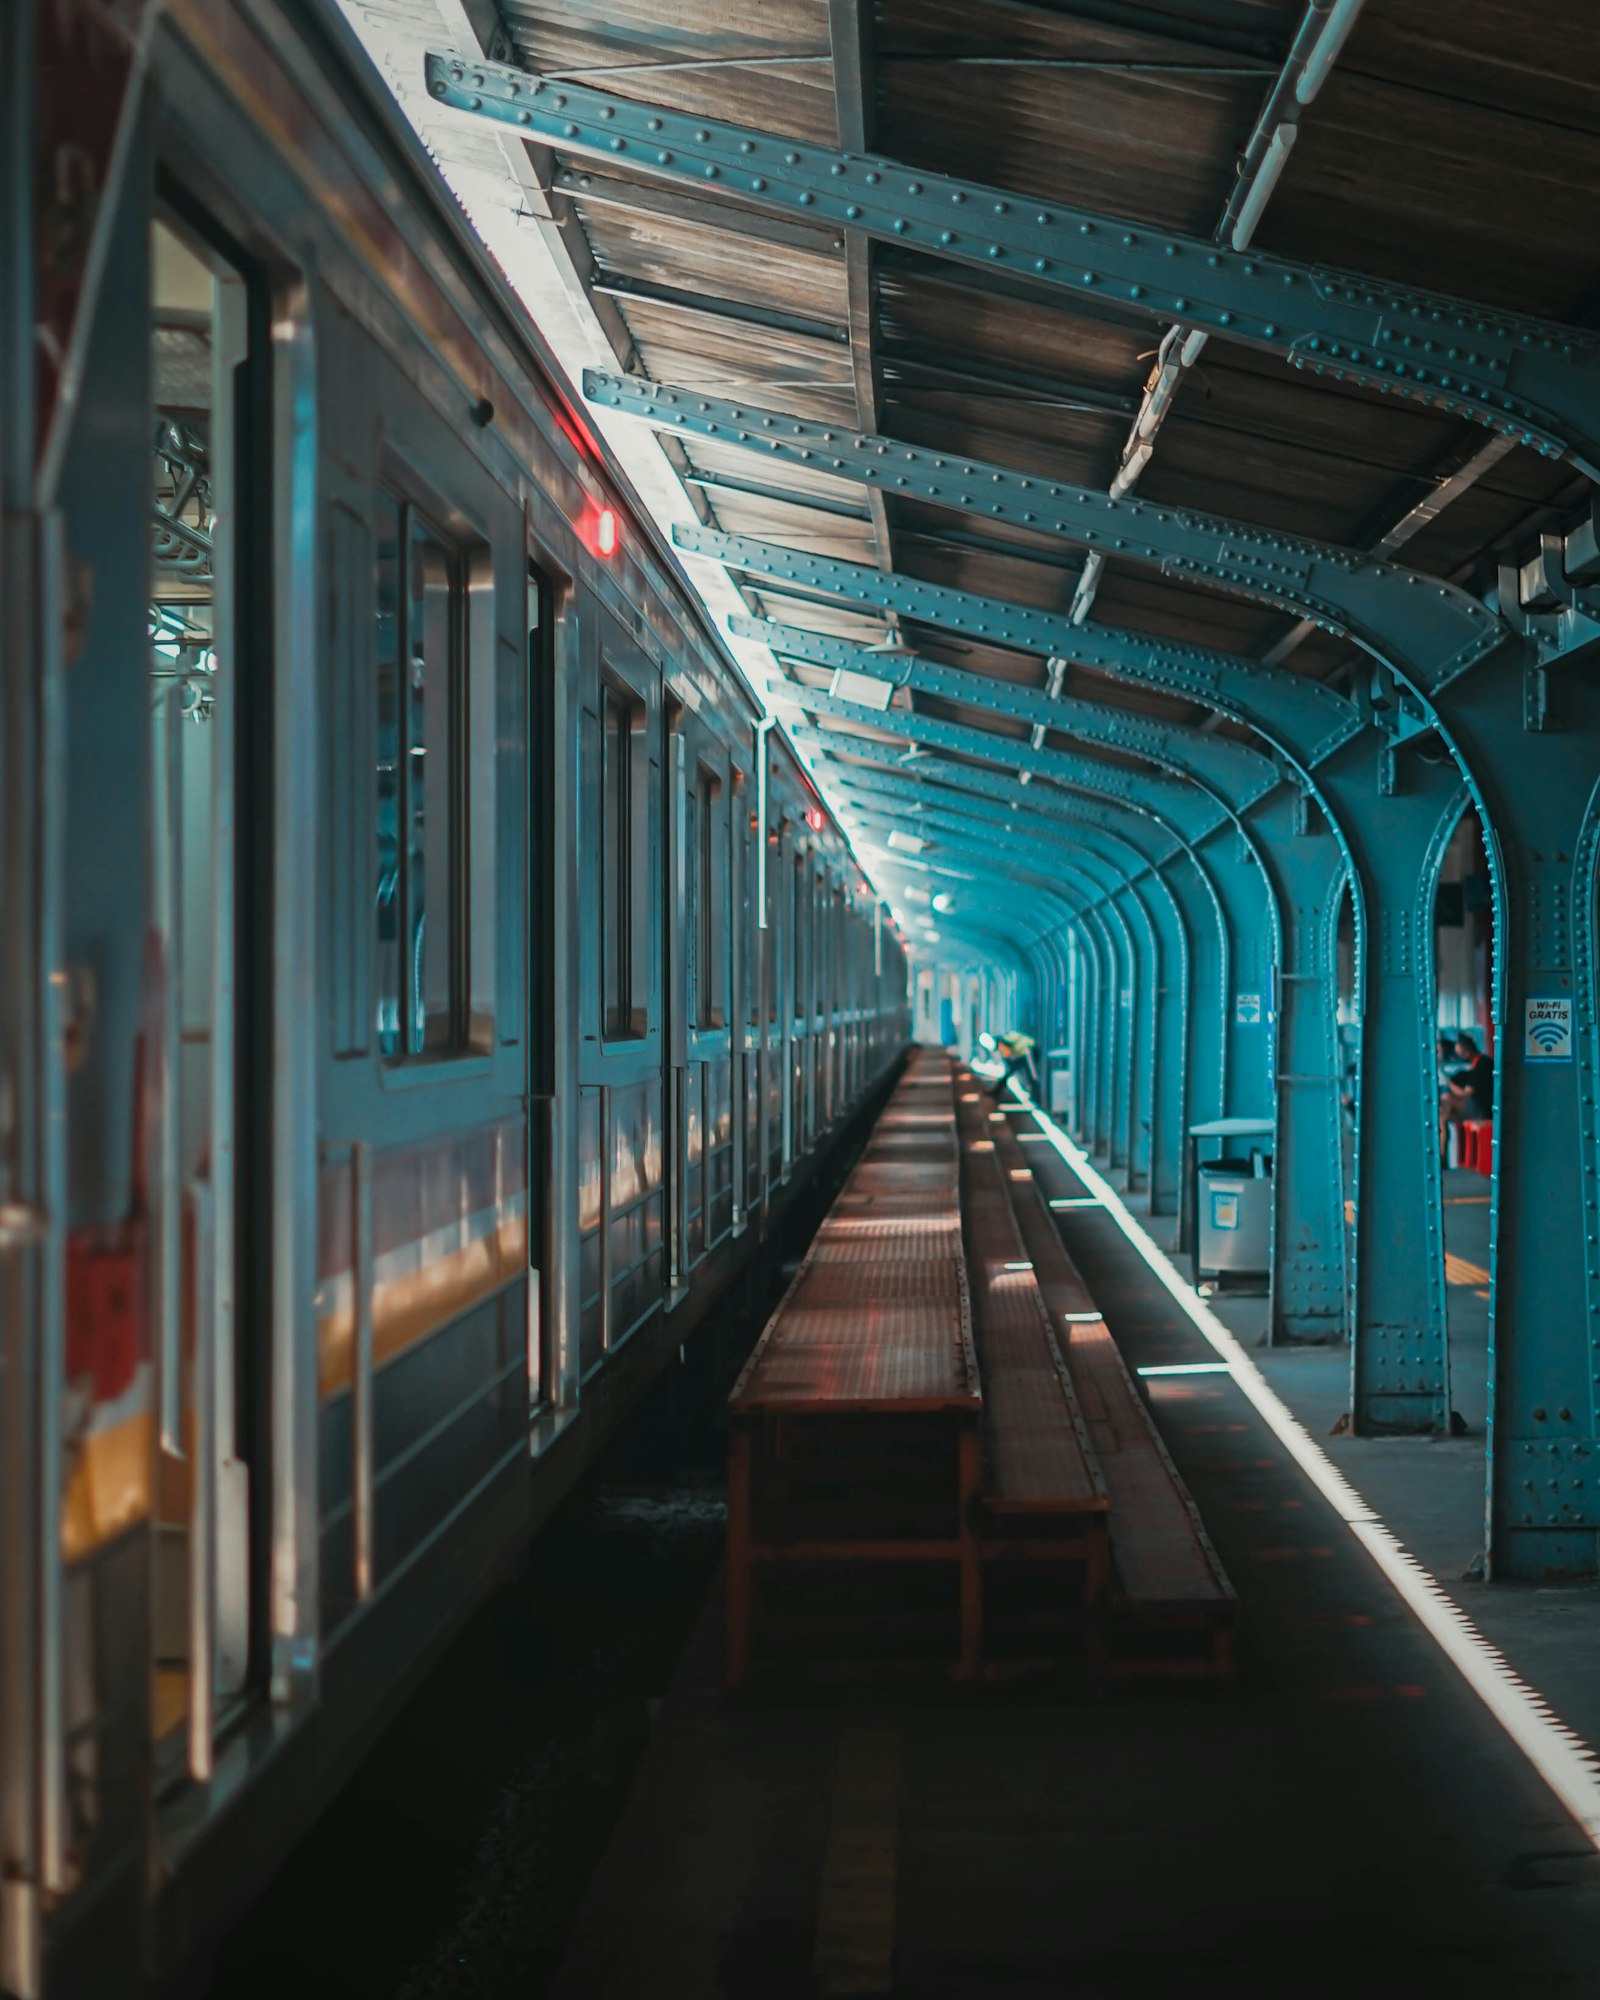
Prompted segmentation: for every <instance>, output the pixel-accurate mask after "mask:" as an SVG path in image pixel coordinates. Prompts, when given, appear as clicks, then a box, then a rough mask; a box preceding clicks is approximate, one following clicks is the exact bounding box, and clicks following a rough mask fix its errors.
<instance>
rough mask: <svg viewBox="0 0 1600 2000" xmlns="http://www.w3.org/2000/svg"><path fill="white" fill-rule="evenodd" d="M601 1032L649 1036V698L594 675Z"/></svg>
mask: <svg viewBox="0 0 1600 2000" xmlns="http://www.w3.org/2000/svg"><path fill="white" fill-rule="evenodd" d="M599 709H600V717H599V720H600V772H599V780H600V782H599V786H598V792H599V810H600V838H599V840H598V842H597V844H596V851H597V855H598V860H599V871H600V895H599V911H600V950H599V954H598V957H599V974H600V1036H601V1040H602V1041H603V1042H604V1043H606V1044H608V1045H615V1044H619V1043H630V1042H642V1041H644V1040H645V1039H646V1038H647V1037H648V1036H649V1033H650V1009H649V990H650V988H649V978H650V944H651V932H650V896H649V890H650V855H649V840H650V761H649V734H648V732H649V719H650V711H649V703H648V701H647V700H646V698H645V696H644V695H642V694H641V693H640V691H639V689H638V688H636V687H635V686H634V685H633V683H632V681H631V680H629V679H628V678H627V677H626V676H625V675H624V674H621V673H619V672H617V671H616V670H615V668H613V667H612V666H611V665H610V663H609V662H606V663H603V664H602V667H601V672H600V691H599Z"/></svg>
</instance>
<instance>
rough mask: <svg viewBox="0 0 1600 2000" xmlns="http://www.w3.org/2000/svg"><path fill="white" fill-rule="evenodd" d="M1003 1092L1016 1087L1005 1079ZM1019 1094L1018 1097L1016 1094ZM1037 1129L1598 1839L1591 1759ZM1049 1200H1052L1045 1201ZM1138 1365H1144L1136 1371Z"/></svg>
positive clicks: (1115, 1200) (1071, 1152) (1046, 1127)
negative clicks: (1008, 1085) (1007, 1083)
mask: <svg viewBox="0 0 1600 2000" xmlns="http://www.w3.org/2000/svg"><path fill="white" fill-rule="evenodd" d="M1012 1094H1013V1096H1014V1097H1016V1098H1018V1099H1022V1098H1023V1093H1022V1092H1021V1091H1020V1090H1019V1089H1018V1088H1017V1086H1016V1085H1015V1084H1013V1085H1012ZM1023 1101H1026V1100H1023ZM1033 1115H1034V1117H1035V1118H1036V1119H1037V1120H1038V1123H1039V1130H1040V1135H1041V1136H1042V1137H1043V1138H1045V1139H1047V1140H1048V1141H1049V1142H1050V1144H1051V1145H1052V1146H1053V1147H1054V1148H1055V1150H1056V1151H1057V1152H1058V1153H1059V1154H1060V1155H1061V1158H1062V1159H1063V1160H1064V1161H1065V1162H1066V1164H1067V1165H1068V1166H1069V1167H1070V1168H1071V1169H1072V1171H1073V1173H1074V1174H1076V1175H1077V1177H1078V1179H1079V1180H1081V1181H1082V1182H1083V1184H1084V1186H1085V1187H1087V1188H1089V1189H1090V1190H1091V1191H1092V1193H1093V1196H1094V1198H1095V1200H1096V1201H1097V1202H1098V1203H1099V1204H1100V1205H1101V1206H1103V1207H1104V1208H1105V1210H1106V1211H1107V1213H1108V1214H1109V1215H1110V1216H1111V1218H1112V1220H1113V1221H1114V1222H1115V1223H1116V1225H1117V1227H1118V1228H1119V1229H1120V1230H1121V1231H1122V1233H1123V1235H1124V1236H1126V1237H1127V1239H1128V1241H1129V1242H1130V1243H1131V1244H1132V1245H1133V1247H1134V1249H1135V1250H1136V1251H1137V1252H1138V1253H1139V1255H1140V1257H1142V1258H1143V1260H1144V1261H1145V1263H1146V1264H1148V1265H1149V1267H1150V1269H1151V1270H1152V1271H1153V1272H1154V1273H1155V1275H1156V1277H1157V1278H1158V1279H1159V1280H1160V1281H1161V1283H1162V1285H1163V1286H1164V1287H1165V1288H1166V1290H1167V1291H1168V1292H1170V1293H1171V1294H1172V1297H1173V1298H1174V1299H1175V1300H1176V1301H1177V1304H1178V1305H1179V1307H1180V1308H1181V1309H1182V1311H1183V1312H1184V1313H1185V1314H1186V1315H1187V1317H1188V1318H1189V1319H1190V1320H1191V1321H1192V1322H1193V1324H1194V1325H1195V1327H1196V1328H1197V1329H1198V1330H1199V1332H1200V1333H1201V1334H1202V1335H1204V1337H1205V1339H1206V1340H1207V1341H1208V1342H1209V1343H1210V1345H1211V1347H1212V1348H1213V1349H1214V1350H1215V1352H1216V1353H1217V1354H1218V1355H1220V1356H1221V1357H1222V1359H1223V1361H1224V1362H1226V1364H1227V1367H1228V1372H1229V1374H1231V1375H1232V1376H1233V1379H1234V1380H1235V1381H1236V1382H1237V1383H1238V1385H1239V1387H1240V1388H1241V1389H1242V1390H1243V1391H1244V1393H1245V1395H1246V1396H1247V1397H1248V1398H1249V1400H1250V1402H1251V1403H1252V1404H1253V1405H1254V1407H1255V1409H1256V1412H1257V1414H1258V1415H1259V1416H1260V1417H1261V1418H1262V1420H1263V1421H1264V1422H1265V1423H1266V1425H1267V1427H1268V1429H1269V1430H1271V1431H1272V1433H1273V1435H1274V1436H1275V1437H1276V1438H1277V1440H1278V1442H1279V1443H1280V1444H1281V1445H1282V1446H1283V1447H1284V1449H1285V1450H1286V1451H1287V1452H1288V1453H1289V1455H1290V1457H1291V1458H1293V1459H1294V1461H1295V1463H1296V1464H1297V1465H1298V1466H1299V1467H1300V1470H1301V1471H1302V1472H1303V1473H1304V1474H1305V1475H1306V1477H1307V1478H1308V1479H1309V1480H1310V1481H1311V1483H1312V1484H1313V1485H1314V1486H1315V1487H1316V1488H1317V1490H1318V1492H1319V1493H1321V1495H1322V1497H1323V1499H1324V1500H1326V1501H1327V1503H1328V1505H1329V1506H1330V1507H1332V1508H1333V1510H1334V1512H1335V1513H1336V1514H1337V1515H1338V1516H1339V1518H1340V1520H1341V1521H1343V1522H1344V1524H1345V1526H1346V1527H1347V1528H1348V1529H1349V1530H1350V1532H1351V1534H1352V1535H1354V1536H1355V1538H1356V1540H1357V1541H1358V1542H1359V1543H1360V1544H1361V1546H1362V1547H1363V1548H1364V1549H1365V1550H1366V1552H1367V1554H1368V1555H1369V1556H1371V1558H1372V1560H1373V1561H1374V1562H1375V1563H1376V1564H1377V1565H1378V1567H1379V1569H1381V1570H1382V1571H1383V1574H1384V1575H1385V1577H1387V1578H1388V1580H1389V1582H1390V1583H1391V1584H1392V1585H1393V1586H1394V1588H1395V1590H1396V1591H1397V1592H1398V1593H1399V1595H1400V1596H1401V1597H1402V1598H1403V1599H1404V1600H1405V1602H1406V1603H1407V1604H1408V1605H1409V1606H1410V1608H1411V1609H1412V1611H1414V1612H1415V1613H1416V1615H1417V1617H1418V1618H1419V1619H1420V1620H1421V1622H1422V1624H1423V1626H1424V1628H1425V1629H1426V1631H1427V1632H1428V1634H1429V1636H1430V1637H1431V1638H1433V1639H1434V1640H1435V1641H1436V1642H1437V1643H1438V1645H1439V1647H1440V1649H1441V1650H1442V1651H1443V1652H1444V1653H1445V1655H1446V1656H1447V1657H1448V1658H1449V1660H1450V1662H1451V1664H1452V1665H1453V1666H1454V1667H1456V1669H1457V1670H1458V1671H1459V1672H1460V1674H1461V1676H1462V1678H1463V1679H1464V1680H1465V1681H1466V1683H1467V1685H1468V1686H1469V1687H1470V1688H1471V1689H1472V1691H1473V1693H1474V1694H1475V1695H1477V1697H1478V1699H1479V1700H1480V1701H1481V1702H1482V1703H1483V1705H1484V1707H1485V1708H1487V1709H1488V1711H1489V1713H1490V1714H1491V1715H1492V1716H1493V1717H1494V1719H1495V1721H1496V1722H1498V1723H1499V1725H1500V1727H1501V1728H1502V1729H1503V1730H1504V1731H1505V1732H1506V1734H1507V1735H1508V1736H1509V1737H1510V1738H1511V1740H1512V1742H1513V1743H1515V1744H1516V1746H1517V1748H1518V1749H1519V1750H1520V1751H1521V1752H1522V1754H1523V1755H1524V1756H1525V1757H1526V1758H1527V1760H1528V1762H1529V1763H1530V1764H1531V1765H1532V1766H1533V1768H1534V1770H1535V1771H1537V1772H1538V1774H1539V1776H1540V1777H1541V1778H1542V1779H1543V1780H1544V1782H1545V1783H1546V1784H1547V1785H1548V1786H1549V1787H1550V1790H1551V1791H1552V1792H1553V1793H1554V1794H1555V1796H1556V1797H1557V1798H1558V1799H1559V1800H1560V1801H1561V1803H1562V1805H1563V1806H1565V1807H1566V1809H1567V1811H1568V1812H1569V1813H1571V1815H1572V1817H1573V1818H1574V1819H1575V1820H1576V1821H1577V1822H1578V1825H1579V1826H1580V1827H1581V1828H1582V1829H1583V1831H1584V1833H1585V1834H1586V1835H1587V1836H1588V1838H1589V1840H1590V1841H1591V1842H1592V1843H1593V1844H1594V1846H1596V1847H1600V1758H1597V1757H1596V1755H1595V1753H1594V1751H1593V1750H1592V1749H1591V1748H1590V1747H1589V1745H1588V1744H1587V1743H1586V1742H1585V1741H1584V1740H1583V1738H1582V1737H1581V1736H1579V1734H1578V1733H1577V1731H1576V1730H1574V1729H1569V1728H1568V1727H1567V1725H1566V1724H1565V1723H1564V1722H1562V1721H1561V1720H1560V1719H1559V1718H1558V1717H1557V1716H1556V1715H1555V1714H1554V1713H1553V1712H1552V1710H1551V1709H1550V1707H1549V1705H1548V1704H1547V1703H1546V1701H1545V1699H1544V1697H1543V1696H1542V1695H1541V1694H1540V1693H1539V1692H1538V1691H1537V1689H1535V1688H1531V1687H1529V1685H1528V1683H1527V1682H1526V1681H1525V1680H1523V1679H1522V1678H1521V1676H1520V1675H1519V1674H1518V1673H1517V1671H1516V1669H1515V1668H1514V1667H1513V1666H1512V1665H1511V1662H1510V1661H1509V1660H1508V1659H1507V1658H1506V1656H1505V1655H1504V1654H1503V1653H1502V1652H1501V1651H1500V1649H1499V1648H1498V1647H1497V1646H1494V1645H1492V1644H1491V1643H1490V1642H1489V1640H1487V1639H1486V1638H1485V1637H1484V1636H1483V1634H1482V1633H1481V1632H1480V1631H1479V1630H1478V1628H1477V1626H1476V1625H1474V1624H1473V1622H1472V1620H1471V1619H1470V1618H1469V1617H1468V1616H1467V1614H1466V1612H1465V1611H1463V1610H1462V1608H1461V1606H1460V1605H1459V1604H1457V1603H1456V1601H1455V1599H1454V1598H1452V1597H1451V1596H1450V1595H1449V1594H1448V1592H1446V1591H1445V1590H1444V1589H1443V1588H1442V1587H1441V1585H1440V1584H1439V1583H1438V1582H1437V1581H1436V1580H1435V1578H1434V1577H1433V1576H1432V1575H1431V1574H1430V1573H1429V1572H1428V1570H1427V1569H1426V1568H1424V1566H1423V1565H1422V1564H1421V1563H1420V1562H1419V1561H1418V1560H1417V1558H1416V1557H1415V1556H1414V1555H1413V1554H1412V1553H1411V1551H1410V1550H1409V1549H1408V1548H1407V1547H1406V1546H1405V1544H1404V1543H1403V1542H1402V1541H1401V1540H1400V1538H1399V1537H1398V1536H1397V1535H1396V1534H1395V1533H1394V1532H1393V1530H1392V1529H1390V1528H1389V1527H1387V1526H1386V1525H1385V1524H1384V1522H1383V1521H1382V1520H1380V1519H1379V1517H1378V1515H1377V1514H1376V1512H1375V1511H1374V1510H1373V1508H1372V1507H1371V1506H1369V1505H1368V1503H1367V1502H1366V1501H1365V1500H1363V1499H1362V1497H1361V1495H1360V1494H1359V1493H1358V1492H1357V1491H1356V1489H1355V1488H1354V1487H1353V1486H1352V1485H1351V1483H1350V1481H1349V1480H1348V1479H1347V1478H1346V1477H1345V1476H1344V1474H1343V1473H1342V1472H1341V1471H1340V1470H1339V1468H1338V1467H1337V1466H1336V1465H1335V1464H1334V1462H1333V1460H1332V1459H1331V1458H1329V1456H1328V1454H1327V1453H1326V1452H1325V1451H1324V1450H1323V1449H1322V1447H1321V1445H1319V1444H1318V1443H1317V1441H1316V1439H1315V1438H1314V1437H1312V1435H1311V1433H1310V1432H1309V1431H1308V1430H1307V1429H1306V1428H1305V1426H1304V1425H1303V1424H1302V1423H1301V1422H1300V1420H1299V1418H1298V1417H1296V1416H1295V1414H1294V1412H1293V1411H1292V1410H1291V1409H1290V1408H1289V1406H1288V1404H1287V1403H1285V1402H1284V1400H1283V1398H1282V1397H1281V1396H1280V1395H1279V1394H1278V1393H1277V1391H1276V1390H1275V1389H1273V1388H1272V1387H1271V1385H1270V1384H1269V1383H1268V1382H1267V1379H1266V1377H1265V1376H1264V1375H1263V1374H1262V1373H1261V1370H1260V1369H1259V1368H1258V1367H1257V1366H1256V1364H1255V1362H1254V1361H1253V1360H1252V1359H1251V1357H1250V1355H1249V1354H1248V1353H1247V1352H1246V1350H1245V1349H1244V1348H1243V1347H1242V1346H1241V1345H1240V1343H1239V1342H1238V1340H1237V1339H1235V1337H1234V1336H1233V1334H1231V1333H1230V1332H1229V1331H1228V1329H1227V1327H1225V1326H1224V1325H1223V1323H1222V1321H1221V1320H1220V1319H1218V1318H1217V1316H1216V1314H1215V1313H1214V1312H1212V1311H1211V1310H1210V1308H1209V1307H1208V1306H1207V1305H1206V1304H1205V1302H1204V1301H1203V1300H1202V1299H1201V1298H1200V1297H1199V1296H1198V1295H1197V1294H1196V1293H1195V1291H1194V1289H1193V1287H1192V1286H1190V1285H1188V1284H1187V1283H1185V1281H1184V1279H1183V1277H1182V1276H1181V1274H1180V1273H1179V1271H1178V1269H1177V1267H1176V1266H1175V1265H1174V1264H1173V1263H1172V1261H1171V1259H1170V1258H1168V1257H1167V1256H1166V1254H1165V1253H1164V1252H1163V1251H1162V1249H1161V1247H1160V1245H1159V1244H1157V1243H1156V1242H1155V1241H1154V1240H1153V1238H1151V1237H1150V1236H1148V1235H1147V1234H1146V1233H1145V1231H1144V1230H1143V1228H1141V1226H1140V1224H1139V1222H1138V1220H1137V1218H1136V1217H1135V1216H1134V1215H1133V1214H1132V1213H1131V1211H1130V1210H1129V1209H1128V1208H1126V1207H1125V1206H1124V1204H1123V1201H1122V1198H1121V1196H1120V1195H1119V1194H1118V1193H1117V1191H1116V1189H1115V1188H1114V1187H1112V1185H1111V1183H1110V1182H1109V1181H1107V1180H1104V1179H1102V1178H1101V1176H1100V1175H1099V1174H1098V1173H1096V1172H1095V1170H1094V1168H1093V1167H1092V1166H1091V1165H1090V1164H1089V1159H1088V1156H1087V1154H1085V1153H1083V1152H1082V1151H1080V1149H1079V1148H1078V1147H1076V1146H1075V1145H1074V1144H1073V1143H1072V1141H1071V1140H1070V1139H1069V1138H1068V1137H1067V1135H1066V1133H1065V1132H1064V1131H1062V1129H1061V1127H1060V1126H1059V1125H1058V1124H1056V1122H1055V1120H1054V1119H1053V1118H1051V1117H1049V1116H1048V1114H1047V1113H1045V1112H1043V1111H1041V1110H1039V1108H1038V1106H1037V1105H1035V1106H1034V1107H1033ZM1050 1205H1051V1207H1052V1208H1054V1207H1055V1206H1056V1205H1057V1204H1056V1203H1055V1202H1052V1203H1051V1204H1050ZM1140 1372H1141V1373H1143V1372H1144V1371H1143V1370H1141V1371H1140Z"/></svg>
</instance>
